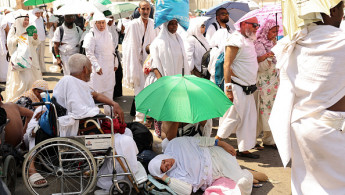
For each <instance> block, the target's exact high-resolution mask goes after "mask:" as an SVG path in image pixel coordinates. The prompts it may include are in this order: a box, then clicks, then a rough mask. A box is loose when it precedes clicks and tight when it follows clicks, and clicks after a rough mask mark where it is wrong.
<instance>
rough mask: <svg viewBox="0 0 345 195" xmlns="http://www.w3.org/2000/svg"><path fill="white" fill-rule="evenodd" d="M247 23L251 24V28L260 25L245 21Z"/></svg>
mask: <svg viewBox="0 0 345 195" xmlns="http://www.w3.org/2000/svg"><path fill="white" fill-rule="evenodd" d="M246 23H247V24H251V25H252V26H253V28H256V27H260V24H258V23H252V22H246Z"/></svg>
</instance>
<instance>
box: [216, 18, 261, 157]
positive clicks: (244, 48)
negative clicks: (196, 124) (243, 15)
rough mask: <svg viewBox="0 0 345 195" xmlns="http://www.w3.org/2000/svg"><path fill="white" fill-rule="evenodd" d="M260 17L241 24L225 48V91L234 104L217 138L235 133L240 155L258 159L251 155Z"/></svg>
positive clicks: (253, 135) (254, 132)
mask: <svg viewBox="0 0 345 195" xmlns="http://www.w3.org/2000/svg"><path fill="white" fill-rule="evenodd" d="M259 26H260V25H259V24H258V20H257V18H255V17H254V18H250V19H248V20H246V21H243V22H241V23H240V31H235V32H234V33H232V34H231V36H230V38H229V39H228V42H227V43H226V45H225V46H226V48H225V57H224V86H225V87H224V91H225V94H226V96H227V97H228V98H229V99H230V100H231V101H232V102H233V103H234V105H233V106H231V107H230V108H229V110H228V111H227V112H226V113H225V114H224V116H223V118H222V119H221V120H220V126H219V129H218V132H217V136H216V137H217V139H220V138H227V137H229V136H230V134H231V133H233V132H236V136H237V143H238V152H237V155H238V156H243V157H248V158H259V155H255V154H252V153H250V152H249V151H248V150H249V149H251V148H253V147H254V145H255V141H256V121H257V115H256V107H255V101H254V95H253V93H254V91H255V90H256V85H255V83H256V77H257V72H258V61H257V55H256V52H255V46H254V43H253V41H254V40H255V39H256V31H257V29H258V28H259Z"/></svg>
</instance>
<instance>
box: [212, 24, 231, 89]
mask: <svg viewBox="0 0 345 195" xmlns="http://www.w3.org/2000/svg"><path fill="white" fill-rule="evenodd" d="M214 35H215V36H213V38H212V39H211V41H210V42H209V44H210V46H211V47H212V50H211V52H210V62H209V64H208V67H207V69H208V72H209V73H210V74H211V77H210V80H211V81H212V82H214V83H215V74H216V62H217V58H218V56H219V55H220V54H221V53H222V52H224V50H225V47H224V46H225V44H226V40H228V38H229V37H230V33H229V32H228V30H227V29H219V30H218V31H217V32H215V33H214Z"/></svg>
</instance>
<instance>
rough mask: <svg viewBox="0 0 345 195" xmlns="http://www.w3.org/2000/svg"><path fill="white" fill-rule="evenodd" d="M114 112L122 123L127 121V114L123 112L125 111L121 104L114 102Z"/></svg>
mask: <svg viewBox="0 0 345 195" xmlns="http://www.w3.org/2000/svg"><path fill="white" fill-rule="evenodd" d="M113 112H114V114H115V116H117V117H118V119H119V121H120V123H122V124H123V123H125V116H124V114H123V111H122V109H121V107H120V105H119V104H118V103H116V102H114V104H113Z"/></svg>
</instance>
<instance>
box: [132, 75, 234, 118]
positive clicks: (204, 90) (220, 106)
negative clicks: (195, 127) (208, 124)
mask: <svg viewBox="0 0 345 195" xmlns="http://www.w3.org/2000/svg"><path fill="white" fill-rule="evenodd" d="M135 104H136V108H137V111H138V112H142V113H145V114H147V115H149V116H151V117H153V118H154V119H156V120H158V121H173V122H185V123H197V122H200V121H204V120H207V119H211V118H216V117H221V116H223V115H224V113H225V112H226V111H227V110H228V109H229V107H230V106H231V105H232V103H231V101H230V100H229V99H228V98H227V97H226V96H225V94H224V92H223V91H222V90H221V89H220V88H219V87H218V86H217V85H215V84H214V83H212V82H211V81H209V80H206V79H203V78H199V77H196V76H192V75H185V76H181V75H175V76H165V77H162V78H160V79H158V80H157V81H156V82H154V83H153V84H151V85H149V86H148V87H146V88H145V89H143V90H142V91H141V92H140V93H139V94H138V95H137V96H136V97H135Z"/></svg>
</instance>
